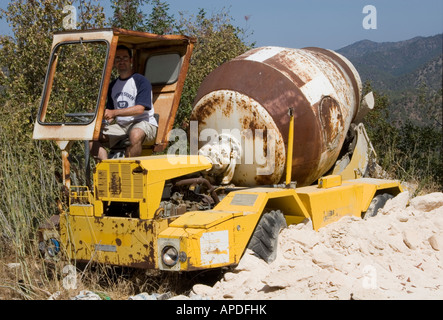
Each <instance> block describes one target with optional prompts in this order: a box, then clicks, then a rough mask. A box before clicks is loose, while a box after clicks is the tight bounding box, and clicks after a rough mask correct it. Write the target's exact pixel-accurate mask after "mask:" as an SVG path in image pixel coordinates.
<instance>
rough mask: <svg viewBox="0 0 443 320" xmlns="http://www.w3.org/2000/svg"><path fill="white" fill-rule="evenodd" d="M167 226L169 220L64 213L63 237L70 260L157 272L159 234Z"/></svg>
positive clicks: (62, 218)
mask: <svg viewBox="0 0 443 320" xmlns="http://www.w3.org/2000/svg"><path fill="white" fill-rule="evenodd" d="M167 226H168V221H167V220H166V219H156V220H146V221H141V220H140V219H131V218H120V217H102V218H100V219H97V218H94V217H85V216H73V215H69V214H66V213H65V214H62V215H61V216H60V238H61V242H62V243H63V244H64V246H65V248H66V252H67V254H68V257H69V258H70V259H71V260H76V261H84V262H87V261H90V260H92V261H95V262H99V263H106V264H111V265H120V266H130V267H139V268H149V269H154V268H157V251H156V250H155V248H156V247H157V242H156V241H157V235H158V234H159V233H160V232H161V231H162V230H163V229H165V228H166V227H167Z"/></svg>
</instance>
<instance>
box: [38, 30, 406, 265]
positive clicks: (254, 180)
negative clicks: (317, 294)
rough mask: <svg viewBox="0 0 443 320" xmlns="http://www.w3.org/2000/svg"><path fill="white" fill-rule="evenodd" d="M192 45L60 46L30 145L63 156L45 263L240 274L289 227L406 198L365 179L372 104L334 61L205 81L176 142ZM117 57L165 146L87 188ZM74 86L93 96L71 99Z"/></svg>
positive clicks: (269, 62)
mask: <svg viewBox="0 0 443 320" xmlns="http://www.w3.org/2000/svg"><path fill="white" fill-rule="evenodd" d="M194 43H195V39H193V38H190V37H186V36H182V35H154V34H149V33H143V32H136V31H128V30H123V29H100V30H90V31H73V32H62V33H57V34H55V35H54V39H53V45H52V53H51V57H50V61H49V66H48V71H47V75H46V81H45V86H44V88H43V93H42V99H41V106H40V109H39V113H38V116H37V119H36V122H35V128H34V139H46V140H54V141H55V142H56V143H57V144H58V145H59V147H60V149H61V153H62V161H63V163H62V173H63V186H64V187H63V192H64V195H65V199H66V203H61V204H60V205H59V210H60V212H59V213H58V214H56V215H54V216H52V217H51V219H50V220H49V221H48V222H47V223H45V224H43V225H41V226H40V228H39V249H40V252H41V254H42V256H43V257H44V258H45V259H47V260H58V259H67V260H70V261H76V262H91V261H93V262H96V263H103V264H109V265H118V266H127V267H135V268H145V269H155V270H163V271H171V272H172V271H175V272H182V271H194V270H203V269H213V268H221V267H230V266H235V265H237V264H238V263H239V261H240V259H241V257H242V256H243V255H244V253H245V252H246V250H248V249H250V250H252V251H253V252H254V253H255V254H257V255H258V256H260V257H261V258H262V259H264V260H265V261H267V262H270V261H272V260H273V259H275V256H276V248H277V243H278V233H279V231H280V230H281V229H282V228H284V227H285V226H287V225H291V224H298V223H301V222H305V221H308V220H310V221H312V226H313V228H314V229H315V230H318V229H319V228H321V227H323V226H325V225H327V224H329V223H331V222H334V221H336V220H338V219H340V218H341V217H343V216H349V215H351V216H356V217H362V218H368V217H370V216H373V215H375V214H376V213H377V210H378V208H380V207H381V206H383V204H384V203H385V202H386V201H387V199H389V197H392V196H395V195H397V194H398V193H400V192H402V186H401V184H400V183H399V182H398V181H394V180H381V179H374V178H370V177H367V174H368V170H369V168H370V166H371V163H372V162H373V159H374V156H375V151H374V150H373V148H372V146H371V144H370V141H369V139H368V137H367V135H366V132H365V130H364V126H363V125H362V123H361V120H362V119H363V117H364V115H365V113H366V112H368V111H369V110H370V109H371V108H372V106H373V97H372V96H371V94H368V95H366V96H364V97H362V96H361V81H360V78H359V75H358V73H357V71H356V70H355V68H354V67H353V66H352V64H351V63H350V62H349V61H348V60H347V59H346V58H344V57H343V56H341V55H339V54H337V53H335V52H333V51H330V50H325V49H320V48H304V49H288V48H279V47H263V48H256V49H253V50H251V51H248V52H246V53H244V54H243V55H241V56H239V57H237V58H235V59H233V60H232V61H229V62H227V63H225V64H223V65H221V66H220V67H219V68H217V69H215V70H214V71H213V72H212V73H211V74H210V75H209V76H208V77H207V78H206V79H205V80H204V81H203V83H202V84H201V87H200V89H199V91H198V93H197V96H196V98H195V103H194V107H193V111H192V114H191V121H190V132H188V133H185V134H183V133H180V132H177V130H173V122H174V119H175V115H176V112H177V108H178V105H179V100H180V95H181V93H182V89H183V84H184V80H185V77H186V73H187V69H188V66H189V61H190V57H191V53H192V50H193V47H194ZM119 44H125V45H126V46H128V47H129V48H131V49H132V50H133V56H134V64H133V68H134V71H135V72H139V73H141V74H143V75H145V76H146V77H147V78H148V79H149V80H150V81H151V83H152V86H153V96H154V108H155V112H156V117H157V119H158V123H159V127H158V132H157V139H156V142H155V144H154V145H152V146H145V148H144V151H143V152H144V155H143V156H141V157H132V158H131V157H129V158H116V159H108V160H104V161H101V162H98V163H96V165H95V167H94V169H93V182H92V186H90V185H88V180H85V183H84V184H79V183H78V181H77V180H78V179H77V177H75V178H73V176H72V174H71V170H70V158H71V157H70V153H71V148H72V146H73V142H74V141H86V143H87V142H88V141H91V140H97V139H98V135H99V132H100V127H101V125H102V117H103V112H104V108H105V103H106V96H107V88H108V85H109V82H110V79H111V76H112V64H113V59H114V55H115V51H116V48H117V45H119ZM91 62H93V63H91ZM82 72H83V73H84V74H83V73H82ZM79 78H81V79H82V81H77V80H78V79H79ZM70 85H71V86H72V85H74V86H75V89H76V90H77V92H78V90H82V88H81V86H84V88H83V89H84V90H85V92H87V93H88V95H85V99H83V100H82V99H80V100H79V99H75V100H74V99H70V98H69V94H70V93H71V92H74V90H73V88H70V89H68V87H69V86H70ZM181 138H182V139H181ZM177 139H178V140H177ZM183 140H185V141H184V142H185V143H184V146H185V147H184V148H182V146H183ZM179 143H182V144H181V145H178V144H179ZM168 144H169V149H168V152H166V153H165V151H164V150H166V147H167V146H168ZM188 147H189V149H190V150H191V152H190V153H189V154H188V152H187V150H188ZM171 150H172V151H171ZM183 150H185V152H181V151H183ZM162 151H163V153H162ZM156 153H157V154H156ZM85 154H86V161H88V155H87V148H85Z"/></svg>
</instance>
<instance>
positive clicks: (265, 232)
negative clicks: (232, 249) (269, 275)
mask: <svg viewBox="0 0 443 320" xmlns="http://www.w3.org/2000/svg"><path fill="white" fill-rule="evenodd" d="M286 226H287V224H286V219H285V217H284V215H283V213H282V212H281V211H280V210H273V211H270V212H266V213H264V214H263V216H262V217H261V218H260V221H259V222H258V225H257V227H256V228H255V231H254V233H253V235H252V238H251V241H250V242H249V245H248V249H250V250H252V251H253V252H254V253H255V254H256V255H257V256H259V257H260V258H262V259H263V260H264V261H266V262H267V263H270V262H272V261H274V260H275V258H276V257H277V246H278V234H279V233H280V230H281V229H283V228H285V227H286Z"/></svg>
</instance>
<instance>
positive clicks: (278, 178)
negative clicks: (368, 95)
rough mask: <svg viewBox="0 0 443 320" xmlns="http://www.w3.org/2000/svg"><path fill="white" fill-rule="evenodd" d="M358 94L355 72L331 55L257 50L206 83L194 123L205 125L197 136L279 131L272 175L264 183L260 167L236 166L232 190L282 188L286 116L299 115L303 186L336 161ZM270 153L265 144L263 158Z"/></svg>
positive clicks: (297, 169)
mask: <svg viewBox="0 0 443 320" xmlns="http://www.w3.org/2000/svg"><path fill="white" fill-rule="evenodd" d="M239 75H241V76H239ZM360 91H361V80H360V77H359V75H358V73H357V72H356V70H355V68H354V67H353V66H352V64H351V63H350V62H349V61H348V60H346V58H344V57H343V56H341V55H339V54H336V53H335V52H333V51H330V50H325V49H321V48H304V49H289V48H278V47H264V48H256V49H252V50H250V51H248V52H246V53H244V54H243V55H241V56H239V57H237V58H235V59H233V60H232V61H230V62H228V63H225V64H224V65H222V66H220V67H219V68H217V69H216V70H214V71H213V72H212V73H211V74H210V75H209V76H208V77H207V78H206V79H205V80H204V81H203V83H202V85H201V87H200V89H199V91H198V93H197V97H196V100H195V103H194V109H193V112H192V115H191V119H192V120H197V121H199V133H200V132H201V131H202V130H205V129H215V130H216V131H220V132H221V129H227V130H230V129H235V128H237V129H240V130H245V129H248V128H249V129H252V128H260V129H265V130H266V129H267V130H269V129H271V128H272V129H275V130H276V132H277V134H276V136H277V137H278V138H277V141H276V143H275V146H276V147H275V165H276V167H275V169H274V172H273V174H271V175H258V174H257V172H256V169H257V167H256V166H255V167H254V165H256V164H253V165H251V164H248V165H245V164H243V163H244V162H242V164H237V165H236V168H235V173H234V178H235V179H233V183H235V184H239V185H262V184H276V183H281V182H282V180H283V177H284V171H285V170H284V164H285V162H286V159H285V155H286V149H287V138H288V131H289V117H288V116H287V110H288V108H289V107H292V108H294V122H295V125H294V145H293V146H294V152H293V157H292V180H293V181H297V186H303V185H309V184H311V183H313V182H314V181H315V180H317V179H318V178H319V177H320V176H321V175H323V174H324V173H326V172H327V171H328V170H329V169H330V167H331V166H332V165H333V163H334V162H335V161H336V159H337V157H338V155H339V152H340V148H341V145H342V143H343V142H344V139H345V136H346V132H347V131H348V129H349V126H350V124H351V122H352V120H353V119H354V118H355V115H356V113H357V112H358V110H359V101H360ZM264 114H266V117H265V116H263V115H264ZM199 146H200V147H201V145H199ZM267 147H268V143H267V141H265V139H263V149H265V150H264V151H263V154H266V148H267ZM245 154H246V155H250V154H251V153H250V152H245V151H244V154H243V156H244V155H245Z"/></svg>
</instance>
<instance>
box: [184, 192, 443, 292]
mask: <svg viewBox="0 0 443 320" xmlns="http://www.w3.org/2000/svg"><path fill="white" fill-rule="evenodd" d="M193 291H194V293H195V294H197V295H199V296H202V297H206V298H208V299H238V300H243V299H341V300H344V299H442V298H443V193H431V194H428V195H425V196H419V197H416V198H413V199H409V193H408V192H403V193H402V194H400V195H398V196H397V197H395V198H393V199H391V200H389V201H388V202H387V203H386V206H385V207H384V208H383V209H381V212H379V214H378V215H377V216H376V217H373V218H370V219H368V220H362V219H360V218H355V217H345V218H342V219H341V220H339V221H338V222H335V223H332V224H330V225H328V226H326V227H324V228H321V229H320V230H319V231H318V232H316V231H313V230H312V226H311V224H310V223H309V222H307V223H305V224H299V225H296V226H290V227H288V228H287V229H284V230H283V231H282V232H281V234H280V243H279V251H278V256H277V259H276V260H275V261H274V262H273V263H271V264H266V263H265V262H264V261H262V260H260V259H258V258H257V257H255V256H254V255H253V254H252V253H251V252H248V253H247V254H246V255H245V256H244V258H243V259H242V261H241V263H240V264H239V265H238V267H237V268H236V269H235V270H234V271H233V272H229V273H226V274H225V275H224V278H223V279H222V280H220V281H219V282H217V283H216V284H215V285H214V286H213V287H209V286H205V285H200V284H197V285H195V286H194V287H193ZM176 298H179V297H176ZM182 298H186V297H182Z"/></svg>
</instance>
